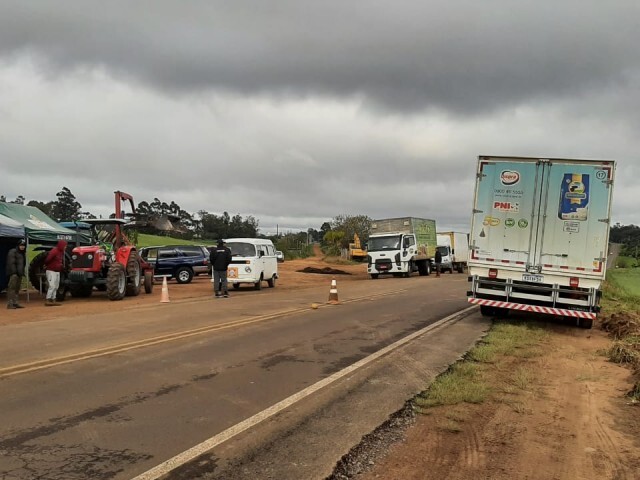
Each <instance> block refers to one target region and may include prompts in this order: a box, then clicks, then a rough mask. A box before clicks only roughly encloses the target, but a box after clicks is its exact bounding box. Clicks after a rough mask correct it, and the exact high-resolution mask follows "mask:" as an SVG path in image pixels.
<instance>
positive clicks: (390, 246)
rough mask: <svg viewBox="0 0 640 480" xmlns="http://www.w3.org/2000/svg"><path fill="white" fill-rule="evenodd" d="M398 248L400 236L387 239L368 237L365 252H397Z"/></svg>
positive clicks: (390, 236) (391, 236)
mask: <svg viewBox="0 0 640 480" xmlns="http://www.w3.org/2000/svg"><path fill="white" fill-rule="evenodd" d="M399 248H400V235H389V236H388V237H369V242H368V244H367V250H369V251H370V252H377V251H380V250H398V249H399Z"/></svg>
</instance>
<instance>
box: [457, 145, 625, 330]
mask: <svg viewBox="0 0 640 480" xmlns="http://www.w3.org/2000/svg"><path fill="white" fill-rule="evenodd" d="M614 173H615V162H614V161H610V160H570V159H556V158H520V157H493V156H480V157H479V158H478V165H477V173H476V189H475V197H474V204H473V217H472V223H471V237H470V256H469V263H468V265H469V280H470V282H471V290H470V291H469V292H467V296H468V301H469V302H470V303H473V304H478V305H480V308H481V312H482V314H483V315H489V316H494V315H498V316H499V315H504V314H506V313H508V312H509V310H523V311H529V312H537V313H543V314H550V315H557V316H562V317H571V318H574V319H575V321H576V323H577V325H579V326H581V327H584V328H591V325H592V323H593V319H594V318H595V317H596V314H597V313H598V312H599V311H600V306H599V303H600V297H601V290H600V288H601V284H602V282H603V280H604V278H605V268H606V261H607V249H608V241H609V222H610V212H611V196H612V191H613V179H614Z"/></svg>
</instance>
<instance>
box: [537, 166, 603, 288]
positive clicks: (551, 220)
mask: <svg viewBox="0 0 640 480" xmlns="http://www.w3.org/2000/svg"><path fill="white" fill-rule="evenodd" d="M542 167H543V168H544V170H545V174H544V188H543V195H542V197H541V202H542V203H541V208H540V209H539V211H537V212H536V216H535V217H534V218H535V221H536V223H537V224H538V226H537V230H538V232H537V236H536V248H535V251H536V257H535V263H536V265H539V267H540V269H541V270H544V271H547V272H549V271H553V272H558V273H571V274H575V275H580V276H584V275H586V276H594V277H602V276H604V266H605V263H606V258H605V256H606V251H607V243H608V238H609V216H610V207H609V206H610V201H611V190H612V181H613V171H614V168H613V162H580V161H575V160H574V161H572V160H551V161H549V162H547V163H544V164H542Z"/></svg>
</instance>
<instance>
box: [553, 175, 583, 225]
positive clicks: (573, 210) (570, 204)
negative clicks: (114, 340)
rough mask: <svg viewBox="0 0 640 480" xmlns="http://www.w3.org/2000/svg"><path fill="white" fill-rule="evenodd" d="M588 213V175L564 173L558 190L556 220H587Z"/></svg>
mask: <svg viewBox="0 0 640 480" xmlns="http://www.w3.org/2000/svg"><path fill="white" fill-rule="evenodd" d="M588 211H589V175H588V174H586V173H565V174H564V177H563V179H562V187H561V188H560V206H559V208H558V218H559V219H561V220H579V221H585V220H587V216H588Z"/></svg>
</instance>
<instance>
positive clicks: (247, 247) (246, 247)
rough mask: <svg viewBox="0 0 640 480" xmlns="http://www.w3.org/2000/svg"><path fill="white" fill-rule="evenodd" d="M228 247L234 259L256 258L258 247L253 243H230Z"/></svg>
mask: <svg viewBox="0 0 640 480" xmlns="http://www.w3.org/2000/svg"><path fill="white" fill-rule="evenodd" d="M227 247H229V250H231V255H233V256H234V257H255V256H256V246H255V245H253V244H252V243H244V242H230V243H227Z"/></svg>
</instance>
